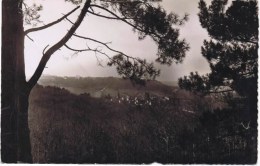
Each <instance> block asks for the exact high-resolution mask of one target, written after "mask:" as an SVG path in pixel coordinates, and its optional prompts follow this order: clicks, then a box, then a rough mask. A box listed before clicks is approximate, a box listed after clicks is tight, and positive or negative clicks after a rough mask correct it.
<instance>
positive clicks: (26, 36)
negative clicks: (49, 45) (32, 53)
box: [26, 34, 34, 42]
mask: <svg viewBox="0 0 260 166" xmlns="http://www.w3.org/2000/svg"><path fill="white" fill-rule="evenodd" d="M26 37H28V39H30V40H31V41H32V42H34V40H33V39H32V38H31V37H30V36H28V35H27V34H26Z"/></svg>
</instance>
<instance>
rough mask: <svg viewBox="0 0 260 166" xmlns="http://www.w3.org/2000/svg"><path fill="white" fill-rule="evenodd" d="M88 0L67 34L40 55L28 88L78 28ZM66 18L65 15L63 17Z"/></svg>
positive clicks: (35, 81)
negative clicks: (40, 57)
mask: <svg viewBox="0 0 260 166" xmlns="http://www.w3.org/2000/svg"><path fill="white" fill-rule="evenodd" d="M90 2H91V0H87V1H86V2H85V4H84V6H83V8H82V10H81V12H80V15H79V16H78V18H77V20H76V22H75V23H74V24H73V26H72V27H71V28H70V30H69V31H68V32H67V34H66V35H65V36H64V37H63V38H62V39H61V40H60V41H59V42H57V43H56V44H54V45H53V46H52V47H51V48H49V49H48V50H47V51H46V52H45V53H44V55H43V56H42V59H41V61H40V63H39V65H38V67H37V69H36V70H35V72H34V74H33V76H32V77H31V78H30V80H29V81H28V87H29V89H31V88H33V86H34V85H35V84H36V83H37V81H38V80H39V78H40V76H41V75H42V72H43V70H44V68H45V66H46V64H47V62H48V61H49V59H50V57H51V55H52V54H53V53H54V52H56V51H57V50H58V49H60V48H61V47H62V46H63V45H64V44H66V43H67V41H68V40H69V39H70V38H71V36H72V35H73V34H74V33H75V31H76V30H77V29H78V27H79V26H80V24H81V22H82V21H83V19H84V17H85V15H86V13H87V11H88V8H89V7H90ZM64 18H66V17H64Z"/></svg>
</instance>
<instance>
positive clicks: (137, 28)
mask: <svg viewBox="0 0 260 166" xmlns="http://www.w3.org/2000/svg"><path fill="white" fill-rule="evenodd" d="M90 7H96V8H99V9H102V10H105V11H106V12H108V13H110V14H111V15H113V16H115V18H117V19H118V20H121V21H123V22H125V23H126V24H128V25H130V26H131V27H133V28H134V29H136V30H138V31H140V32H144V30H142V29H141V28H140V27H138V26H135V25H134V24H132V23H131V22H129V21H127V20H126V19H124V18H121V17H119V16H118V15H116V14H115V13H113V12H112V11H110V10H108V9H106V8H104V7H102V6H99V5H90ZM91 14H92V13H91ZM100 17H101V16H100ZM104 18H105V17H104ZM153 35H155V36H156V37H158V38H161V37H160V36H159V35H157V34H153Z"/></svg>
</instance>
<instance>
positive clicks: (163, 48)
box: [24, 0, 189, 84]
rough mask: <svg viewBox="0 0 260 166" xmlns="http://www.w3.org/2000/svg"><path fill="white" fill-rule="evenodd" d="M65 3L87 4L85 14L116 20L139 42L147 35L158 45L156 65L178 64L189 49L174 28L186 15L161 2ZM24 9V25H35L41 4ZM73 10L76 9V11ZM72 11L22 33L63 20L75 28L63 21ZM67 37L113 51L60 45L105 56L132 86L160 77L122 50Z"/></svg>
mask: <svg viewBox="0 0 260 166" xmlns="http://www.w3.org/2000/svg"><path fill="white" fill-rule="evenodd" d="M65 1H68V2H71V3H73V4H75V5H81V4H86V3H89V7H88V8H87V9H86V11H85V12H86V13H88V14H91V15H94V16H97V17H101V18H105V19H110V20H118V21H122V22H124V23H126V24H127V25H129V26H131V27H132V28H133V31H134V32H136V33H137V35H138V39H139V40H143V39H144V38H146V37H147V36H150V37H151V38H152V39H153V41H154V42H155V43H156V45H157V46H158V51H157V58H156V59H155V60H156V61H157V62H158V63H160V64H167V65H171V64H172V63H173V62H175V63H180V62H182V60H183V58H184V57H185V52H186V51H187V50H189V46H188V44H187V42H186V41H185V40H184V39H179V29H178V26H180V25H183V24H184V23H185V22H186V21H187V19H188V15H185V16H183V17H182V18H181V17H180V16H178V15H177V14H176V13H173V12H171V13H167V12H166V11H165V10H164V9H163V8H162V7H161V6H160V4H159V2H161V0H134V1H132V0H125V1H119V0H93V1H90V0H87V1H86V2H84V1H82V0H65ZM25 9H26V10H25V12H24V13H25V17H24V20H25V23H31V22H32V23H31V24H37V23H39V22H40V20H39V18H40V15H39V14H37V13H38V11H40V10H42V6H41V5H33V6H32V7H28V6H27V8H25ZM82 9H83V8H82ZM75 10H77V8H76V9H75ZM100 11H102V12H100ZM73 12H74V10H73V11H71V12H70V13H68V14H66V15H64V17H62V18H60V19H58V20H57V21H55V22H53V23H50V24H46V25H44V26H43V27H36V28H32V29H29V30H25V34H26V35H27V34H28V33H30V32H34V31H38V30H42V29H45V28H48V27H50V26H52V25H54V24H56V23H58V22H60V21H61V20H63V19H67V20H68V21H70V22H71V23H72V24H73V25H75V23H73V21H72V20H69V19H68V18H67V16H69V15H70V14H71V13H73ZM77 26H78V25H77ZM68 35H71V37H76V38H81V39H84V40H89V41H91V42H96V43H98V44H101V45H103V46H105V47H106V48H108V49H109V50H110V51H112V52H114V53H115V56H113V57H110V56H108V54H106V52H103V51H102V50H100V49H96V48H94V49H93V48H89V47H88V48H83V49H81V50H78V49H73V48H71V47H70V46H68V45H67V44H66V42H65V41H63V42H62V44H63V46H65V47H66V48H68V49H70V50H72V51H76V52H77V51H80V52H81V51H94V52H96V53H99V54H103V55H106V56H107V58H108V59H109V62H108V65H109V66H115V67H116V69H117V71H118V73H119V75H121V76H122V77H123V78H129V79H131V80H132V81H134V82H136V83H142V84H143V83H145V80H150V79H155V77H157V76H158V75H159V74H160V71H159V70H158V69H156V68H155V67H154V65H153V63H148V62H147V61H146V60H145V59H141V58H140V57H132V56H129V55H127V54H125V53H123V52H122V51H118V50H115V49H113V48H111V46H109V44H108V43H105V42H102V41H98V40H95V39H92V38H89V37H86V36H82V35H80V34H76V33H75V31H74V32H73V33H71V32H70V33H68ZM61 47H62V46H61ZM47 52H48V50H47V51H46V52H45V54H47ZM46 57H47V56H46ZM38 69H39V68H38ZM41 70H42V69H41ZM39 71H40V70H39ZM41 72H42V71H41ZM38 77H39V75H38V76H37V77H36V75H34V76H33V77H32V80H34V81H32V82H35V80H37V79H38ZM36 78H37V79H36Z"/></svg>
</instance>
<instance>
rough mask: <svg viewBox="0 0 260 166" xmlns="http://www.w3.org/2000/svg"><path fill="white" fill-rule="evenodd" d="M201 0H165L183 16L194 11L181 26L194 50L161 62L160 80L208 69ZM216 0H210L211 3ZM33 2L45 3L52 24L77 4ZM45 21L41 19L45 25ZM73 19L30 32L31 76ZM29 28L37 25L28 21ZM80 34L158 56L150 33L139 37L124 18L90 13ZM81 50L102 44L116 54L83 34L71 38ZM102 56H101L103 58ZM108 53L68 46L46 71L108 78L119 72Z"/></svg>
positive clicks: (45, 17) (127, 51)
mask: <svg viewBox="0 0 260 166" xmlns="http://www.w3.org/2000/svg"><path fill="white" fill-rule="evenodd" d="M198 1H199V0H192V1H191V0H163V2H161V3H160V5H161V6H162V7H164V9H165V10H166V11H167V12H174V13H177V14H178V15H180V16H184V14H185V13H188V14H189V20H188V22H186V24H185V25H183V26H180V27H178V28H179V29H180V39H182V38H185V39H186V41H187V42H188V43H189V45H190V50H189V51H188V52H187V53H186V57H185V58H184V61H183V63H181V64H174V63H173V64H172V65H171V66H165V65H159V64H158V63H156V62H155V66H156V67H157V68H159V69H161V75H160V76H159V77H158V78H157V79H158V80H160V81H176V80H178V78H180V77H183V76H184V75H189V73H190V72H192V71H198V72H199V73H200V74H205V73H208V72H209V71H210V70H209V65H208V63H207V61H206V60H205V59H204V58H203V57H202V55H201V46H202V43H203V40H204V39H207V38H208V34H207V31H206V30H205V29H202V27H201V26H200V23H199V18H198V16H197V14H198V12H199V10H198ZM209 1H210V0H207V2H209ZM26 2H27V3H28V4H30V3H36V4H42V5H43V10H42V11H41V12H40V14H41V17H40V19H41V20H42V21H43V22H44V24H47V23H49V22H52V21H55V20H57V19H58V18H60V17H62V16H63V14H66V13H68V12H69V11H71V10H72V9H73V8H75V6H74V5H72V4H71V3H68V2H64V0H55V1H54V0H27V1H26ZM79 12H80V10H78V11H77V12H75V13H73V15H71V16H69V19H70V20H76V18H77V16H78V14H79ZM40 25H41V24H39V26H40ZM70 27H71V24H70V23H69V22H68V21H65V20H64V21H62V22H60V23H59V24H56V25H55V26H53V27H51V28H48V29H45V30H42V31H37V32H33V33H30V34H29V36H30V38H32V39H33V41H31V40H29V39H28V38H26V39H25V65H26V76H27V79H29V78H30V76H31V75H32V74H33V72H34V70H35V69H36V67H37V65H38V63H39V61H40V59H41V57H42V52H43V49H44V48H45V47H46V46H47V45H49V47H50V46H52V45H53V44H55V43H56V42H57V41H59V39H61V38H62V37H63V36H64V35H65V34H66V32H67V31H68V29H69V28H70ZM24 28H25V30H26V29H28V28H31V27H30V26H28V25H24ZM76 34H78V35H83V36H87V37H91V38H94V39H97V40H99V41H102V42H111V43H110V44H109V46H110V47H112V48H114V49H116V50H119V51H121V52H124V53H125V54H128V55H130V56H134V57H140V58H145V59H147V61H148V62H152V61H154V59H155V58H156V52H157V46H156V44H155V43H154V42H153V41H152V39H151V38H150V37H146V38H145V39H144V40H142V41H138V35H137V34H136V33H134V32H133V31H132V28H131V27H129V26H128V25H127V24H125V23H123V22H121V21H112V20H106V19H104V18H98V17H96V16H91V15H88V16H86V17H85V19H84V21H83V22H82V24H81V26H80V27H79V28H78V30H77V31H76ZM67 44H68V45H69V46H71V47H73V48H76V49H84V48H86V44H87V45H88V46H90V47H92V48H95V47H99V48H101V49H102V50H103V51H104V52H106V53H107V54H109V55H111V56H112V55H114V54H113V53H112V52H110V51H109V50H106V49H105V48H104V47H100V45H95V44H93V43H91V42H88V43H86V41H84V40H82V39H76V38H72V39H70V40H69V42H68V43H67ZM97 59H98V60H97ZM106 64H107V58H106V57H104V56H102V55H95V54H94V53H91V52H82V53H79V54H74V52H72V51H70V50H68V49H66V48H65V47H62V48H61V49H60V50H59V51H57V52H55V53H54V54H53V55H52V57H51V58H50V60H49V62H48V63H47V65H46V68H45V70H44V72H43V74H44V75H57V76H82V77H107V76H118V75H117V73H116V70H115V68H113V67H108V66H106Z"/></svg>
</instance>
